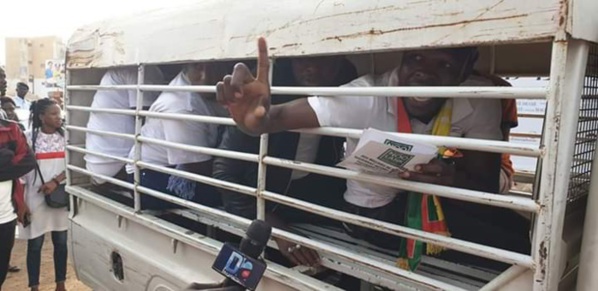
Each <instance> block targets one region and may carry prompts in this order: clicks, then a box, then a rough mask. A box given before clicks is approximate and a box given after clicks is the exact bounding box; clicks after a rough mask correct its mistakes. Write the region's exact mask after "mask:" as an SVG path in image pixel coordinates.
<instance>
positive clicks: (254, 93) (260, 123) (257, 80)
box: [216, 37, 270, 134]
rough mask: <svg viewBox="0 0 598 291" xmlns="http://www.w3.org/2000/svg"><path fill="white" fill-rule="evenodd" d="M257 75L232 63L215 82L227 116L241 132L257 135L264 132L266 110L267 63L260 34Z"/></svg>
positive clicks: (265, 47) (268, 99)
mask: <svg viewBox="0 0 598 291" xmlns="http://www.w3.org/2000/svg"><path fill="white" fill-rule="evenodd" d="M257 47H258V62H257V64H258V67H257V76H256V77H254V76H253V74H251V72H250V70H249V68H247V66H246V65H245V64H242V63H238V64H236V65H235V68H234V70H233V74H232V75H227V76H225V77H224V79H223V80H222V81H221V82H218V84H217V85H216V93H217V98H218V102H220V104H222V105H223V106H225V107H226V108H228V111H229V112H230V115H231V117H232V118H233V120H234V121H235V122H236V123H237V125H238V126H239V127H240V128H241V129H242V130H243V131H245V132H247V133H250V134H259V133H262V132H263V131H264V127H265V125H266V123H267V121H268V120H267V119H268V110H269V109H270V82H269V78H268V75H269V71H270V63H269V60H268V46H267V45H266V39H264V38H262V37H260V38H259V39H258V43H257Z"/></svg>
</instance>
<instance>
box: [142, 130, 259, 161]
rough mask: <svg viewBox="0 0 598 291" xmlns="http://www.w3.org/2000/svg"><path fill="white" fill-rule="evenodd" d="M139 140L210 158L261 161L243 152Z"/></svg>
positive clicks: (153, 140) (146, 139) (253, 155)
mask: <svg viewBox="0 0 598 291" xmlns="http://www.w3.org/2000/svg"><path fill="white" fill-rule="evenodd" d="M137 140H139V141H140V142H144V143H150V144H156V145H160V146H164V147H168V148H175V149H179V150H184V151H189V152H194V153H201V154H206V155H210V156H218V157H223V158H229V159H237V160H242V161H247V162H254V163H257V162H258V161H259V156H258V155H256V154H247V153H242V152H235V151H229V150H221V149H215V148H209V147H200V146H191V145H185V144H180V143H175V142H170V141H164V140H160V139H154V138H148V137H143V136H140V137H138V138H137Z"/></svg>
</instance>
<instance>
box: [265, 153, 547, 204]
mask: <svg viewBox="0 0 598 291" xmlns="http://www.w3.org/2000/svg"><path fill="white" fill-rule="evenodd" d="M264 162H265V163H266V164H268V165H271V166H278V167H283V168H288V169H293V170H300V171H305V172H311V173H316V174H321V175H326V176H333V177H338V178H343V179H352V180H357V181H360V182H366V183H374V184H377V185H384V186H388V187H393V188H397V189H402V190H407V191H414V192H423V193H428V194H432V195H437V196H440V197H445V198H450V199H456V200H462V201H467V202H474V203H478V204H485V205H491V206H496V207H502V208H508V209H513V210H521V211H526V212H537V211H539V210H540V207H539V206H538V204H536V202H535V201H533V200H531V199H529V198H522V197H514V196H508V195H500V194H493V193H487V192H480V191H473V190H466V189H460V188H454V187H447V186H440V185H434V184H426V183H419V182H412V181H406V180H403V179H399V178H389V177H382V176H376V175H370V174H365V173H359V172H354V171H349V170H345V169H339V168H333V167H326V166H320V165H314V164H307V163H302V162H298V161H291V160H285V159H280V158H274V157H266V158H264Z"/></svg>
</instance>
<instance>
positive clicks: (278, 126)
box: [217, 38, 530, 270]
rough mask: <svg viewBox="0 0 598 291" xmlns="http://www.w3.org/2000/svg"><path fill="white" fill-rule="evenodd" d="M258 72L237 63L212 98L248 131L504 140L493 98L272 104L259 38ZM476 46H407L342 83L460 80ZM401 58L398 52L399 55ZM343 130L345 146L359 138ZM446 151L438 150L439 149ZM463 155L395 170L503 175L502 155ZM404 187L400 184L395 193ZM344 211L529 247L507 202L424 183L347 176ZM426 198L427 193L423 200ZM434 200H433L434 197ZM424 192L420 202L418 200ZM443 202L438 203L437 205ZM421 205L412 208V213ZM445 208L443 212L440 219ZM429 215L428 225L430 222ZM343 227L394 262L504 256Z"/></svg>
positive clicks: (487, 185)
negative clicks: (473, 199)
mask: <svg viewBox="0 0 598 291" xmlns="http://www.w3.org/2000/svg"><path fill="white" fill-rule="evenodd" d="M258 52H259V55H258V73H257V77H253V75H252V74H251V72H250V71H249V70H248V69H247V68H246V67H245V66H244V65H242V64H237V65H236V66H235V70H234V71H233V74H232V76H231V75H229V76H226V77H225V78H224V79H223V81H222V82H219V83H218V85H217V92H218V98H219V101H220V102H221V103H222V104H223V105H225V106H227V108H228V110H229V112H230V114H231V117H232V118H233V120H235V122H236V123H237V126H239V127H240V128H241V129H242V130H244V131H245V132H247V133H250V134H254V135H256V134H261V133H266V132H269V133H272V132H279V131H283V130H293V129H299V128H314V127H321V126H324V127H326V126H332V127H348V128H354V129H363V128H368V127H373V128H376V129H380V130H386V131H399V132H404V133H416V134H428V135H439V136H453V137H465V138H478V139H490V140H502V139H503V136H502V132H501V127H500V123H501V119H502V114H501V105H500V101H499V100H489V99H464V98H455V99H447V98H400V97H397V96H388V97H386V98H378V97H372V96H370V97H367V96H346V97H320V96H314V97H309V98H307V99H298V100H295V101H293V102H289V103H285V104H281V105H273V106H271V105H270V88H269V80H268V72H269V62H268V57H267V55H268V49H267V46H266V42H265V39H263V38H260V39H259V41H258ZM477 56H478V53H477V49H475V48H454V49H435V50H414V51H407V52H405V53H404V54H403V57H402V60H401V62H400V65H399V66H397V68H395V69H394V70H392V71H390V72H387V73H385V74H383V75H381V76H372V75H368V76H364V77H361V78H359V79H357V80H355V81H353V82H351V83H349V84H347V85H345V86H344V87H372V86H459V85H460V84H461V83H462V82H464V81H465V80H467V78H468V77H469V76H470V74H471V72H472V70H473V66H474V64H475V62H476V60H477ZM397 61H399V60H397ZM357 142H358V140H357V139H351V138H349V139H347V154H351V153H352V152H353V151H354V150H355V147H356V145H357ZM445 153H446V151H445V152H444V153H442V154H443V155H444V154H445ZM460 153H461V155H462V157H461V158H458V159H454V160H453V161H454V163H453V162H451V163H447V162H444V161H443V160H441V159H434V160H432V161H431V162H430V163H428V164H422V165H418V166H416V167H415V170H414V171H406V172H403V173H401V174H400V177H401V178H402V179H406V180H411V181H417V182H423V183H431V184H439V185H445V186H453V187H458V188H465V189H470V190H478V191H484V192H491V193H497V192H498V190H499V189H498V186H499V176H500V155H499V154H495V153H488V152H478V151H471V150H461V151H460ZM401 192H402V193H401ZM344 198H345V201H346V207H345V211H347V212H349V213H353V214H356V215H361V216H365V217H368V218H373V219H377V220H381V221H386V222H390V223H394V224H398V225H406V226H408V227H412V228H416V229H420V230H424V229H428V230H427V231H431V232H433V233H436V234H439V235H449V232H450V234H452V235H454V236H455V237H457V238H459V239H464V240H468V241H473V242H476V243H480V244H484V245H490V246H494V247H499V248H503V249H509V250H512V251H517V252H520V253H527V252H529V251H530V243H529V236H528V231H529V223H527V222H526V221H525V220H524V218H522V217H520V216H519V215H518V214H517V213H514V212H512V211H510V210H508V209H502V208H496V207H490V206H486V205H479V204H474V203H469V202H463V201H458V200H453V199H442V200H441V202H442V204H440V199H438V197H434V196H428V195H423V194H422V193H414V192H406V193H405V191H398V190H397V189H394V188H392V187H385V186H383V185H377V184H371V183H361V182H358V181H355V180H348V181H347V191H346V192H345V195H344ZM423 199H426V200H425V201H424V200H423ZM430 199H432V200H433V202H434V203H433V204H431V202H432V201H430ZM423 202H427V203H423ZM418 205H433V209H431V210H429V211H430V213H436V215H435V216H434V219H433V220H430V219H431V218H429V217H428V219H427V220H426V221H428V220H430V223H427V222H426V224H425V225H424V223H419V222H420V221H424V220H423V217H422V214H421V213H424V211H423V210H421V211H419V210H420V208H421V207H420V206H418ZM440 205H442V207H440ZM418 213H419V214H418ZM444 217H446V218H447V219H446V220H444ZM431 223H434V226H433V227H432V225H430V224H431ZM345 228H346V231H347V233H349V234H350V235H352V236H354V237H356V238H360V239H364V240H367V241H369V242H371V243H374V244H377V245H379V246H381V247H384V248H391V249H397V247H398V248H399V251H400V253H401V255H400V257H399V260H398V261H397V262H398V263H397V264H398V265H399V266H400V267H402V268H405V269H410V270H414V269H416V268H417V265H418V264H419V262H420V259H421V256H422V254H423V253H424V250H425V252H426V253H427V254H438V253H441V256H442V257H443V258H445V259H448V260H451V261H457V262H460V263H464V264H474V265H480V266H484V267H488V268H497V269H506V268H507V267H508V266H506V265H505V264H501V263H497V262H494V261H491V260H487V259H484V258H479V257H476V256H471V255H467V254H461V253H458V252H454V251H446V252H443V251H444V249H443V248H440V247H436V246H434V245H427V247H426V248H424V247H421V248H418V249H419V250H420V251H418V252H409V249H408V248H407V246H408V245H414V244H417V245H419V244H422V242H417V241H413V240H409V239H405V240H402V239H398V238H396V237H393V236H390V235H386V234H384V233H380V232H377V231H374V230H371V229H369V228H363V227H360V226H356V225H348V224H345Z"/></svg>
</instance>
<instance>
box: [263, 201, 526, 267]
mask: <svg viewBox="0 0 598 291" xmlns="http://www.w3.org/2000/svg"><path fill="white" fill-rule="evenodd" d="M264 197H265V198H266V199H268V200H270V201H274V202H278V203H281V204H284V205H287V206H291V207H293V208H298V209H301V210H304V211H307V212H310V213H315V214H319V215H323V216H325V217H329V218H333V219H335V220H340V221H343V222H347V223H350V224H355V225H359V226H363V227H367V228H370V229H373V230H377V231H381V232H385V233H389V234H392V235H396V236H400V237H405V238H410V239H415V240H419V241H423V242H426V243H432V244H434V245H439V246H443V247H447V248H449V249H453V250H456V251H459V252H463V253H467V254H472V255H475V256H479V257H484V258H489V259H492V260H495V261H500V262H504V263H507V264H515V265H519V266H524V267H526V268H532V267H533V264H534V262H533V260H532V257H531V256H530V255H524V254H519V253H516V252H511V251H506V250H502V249H499V248H495V247H488V246H485V245H481V244H477V243H472V242H468V241H465V240H461V239H456V238H450V237H446V236H442V235H437V234H433V233H429V232H425V231H420V230H415V229H412V228H409V227H404V226H399V225H396V224H392V223H387V222H383V221H379V220H375V219H370V218H366V217H363V216H359V215H354V214H350V213H346V212H343V211H338V210H334V209H331V208H327V207H323V206H319V205H317V204H313V203H309V202H305V201H301V200H297V199H293V198H289V197H287V196H284V195H280V194H277V193H273V192H269V191H265V192H264Z"/></svg>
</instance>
